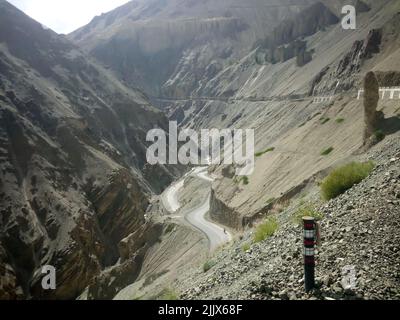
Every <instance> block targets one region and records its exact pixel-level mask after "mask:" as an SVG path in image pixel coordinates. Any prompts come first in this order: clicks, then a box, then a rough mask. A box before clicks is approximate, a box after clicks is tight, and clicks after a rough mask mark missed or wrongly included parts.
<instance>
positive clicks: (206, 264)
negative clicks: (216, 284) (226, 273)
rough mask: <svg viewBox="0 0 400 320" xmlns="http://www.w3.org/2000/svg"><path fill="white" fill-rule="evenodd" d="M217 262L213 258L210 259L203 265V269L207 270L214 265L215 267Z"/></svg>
mask: <svg viewBox="0 0 400 320" xmlns="http://www.w3.org/2000/svg"><path fill="white" fill-rule="evenodd" d="M216 264H217V263H216V262H215V261H213V260H208V261H207V262H206V263H205V264H204V265H203V271H204V272H207V271H208V270H210V269H211V268H212V267H214V266H215V265H216Z"/></svg>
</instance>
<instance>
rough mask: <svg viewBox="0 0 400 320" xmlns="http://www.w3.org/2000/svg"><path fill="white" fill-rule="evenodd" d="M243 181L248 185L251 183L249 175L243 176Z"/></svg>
mask: <svg viewBox="0 0 400 320" xmlns="http://www.w3.org/2000/svg"><path fill="white" fill-rule="evenodd" d="M242 182H243V184H244V185H248V184H249V177H248V176H244V177H242Z"/></svg>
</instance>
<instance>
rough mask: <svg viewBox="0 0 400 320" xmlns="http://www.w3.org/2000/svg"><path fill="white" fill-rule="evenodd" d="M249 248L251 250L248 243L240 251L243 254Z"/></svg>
mask: <svg viewBox="0 0 400 320" xmlns="http://www.w3.org/2000/svg"><path fill="white" fill-rule="evenodd" d="M250 248H251V245H250V243H245V244H244V245H243V246H242V251H243V252H247V251H249V250H250Z"/></svg>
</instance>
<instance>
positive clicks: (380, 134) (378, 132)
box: [374, 130, 386, 141]
mask: <svg viewBox="0 0 400 320" xmlns="http://www.w3.org/2000/svg"><path fill="white" fill-rule="evenodd" d="M374 136H375V138H376V140H377V141H382V140H383V139H385V137H386V135H385V133H384V132H383V131H382V130H376V131H375V132H374Z"/></svg>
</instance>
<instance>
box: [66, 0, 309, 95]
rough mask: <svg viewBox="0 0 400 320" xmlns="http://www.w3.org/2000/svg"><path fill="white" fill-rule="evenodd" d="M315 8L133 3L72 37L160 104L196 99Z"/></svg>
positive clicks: (227, 1) (289, 0)
mask: <svg viewBox="0 0 400 320" xmlns="http://www.w3.org/2000/svg"><path fill="white" fill-rule="evenodd" d="M312 2H313V1H312V0H300V1H293V0H285V1H278V0H268V1H261V0H250V1H246V2H245V3H243V2H242V1H237V0H221V1H218V2H215V1H209V0H204V1H181V0H169V1H165V0H150V1H147V0H146V1H130V2H128V3H127V4H126V5H124V6H122V7H120V8H118V9H116V10H114V11H111V12H109V13H106V14H103V15H102V16H98V17H96V18H94V19H93V21H92V22H90V23H89V24H88V25H87V26H85V27H83V28H81V29H79V30H77V31H75V32H73V33H72V34H70V35H69V38H70V39H71V40H73V41H74V42H75V43H77V44H78V45H79V46H81V47H82V48H84V49H85V51H87V52H90V53H91V54H93V55H94V56H95V57H96V58H97V59H98V60H100V61H101V62H103V63H104V64H105V65H106V66H107V67H109V68H111V69H112V70H114V71H115V72H116V74H117V75H118V77H119V78H121V79H122V80H123V81H125V82H126V83H127V85H129V86H133V87H139V88H141V89H143V90H144V91H145V92H146V93H147V94H149V95H150V96H153V97H162V98H165V97H167V98H168V97H169V98H182V97H189V96H191V94H195V91H196V89H197V86H198V84H199V83H202V82H207V81H209V80H210V79H212V78H213V77H214V76H215V75H217V74H218V73H219V72H220V71H222V69H223V68H224V67H226V66H227V65H229V64H230V63H233V62H234V61H237V60H238V59H239V58H241V57H243V56H244V55H245V54H247V53H248V51H249V48H251V46H252V45H253V44H254V43H255V42H256V41H257V40H259V39H262V38H264V37H265V36H266V35H267V34H268V30H270V29H271V28H272V27H274V26H275V25H277V24H278V23H279V21H281V20H282V19H284V18H288V17H291V16H292V15H293V14H294V13H297V12H298V11H299V10H300V9H301V8H304V7H305V6H307V5H308V4H309V3H312ZM155 102H157V100H156V101H155ZM158 103H160V101H158Z"/></svg>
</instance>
